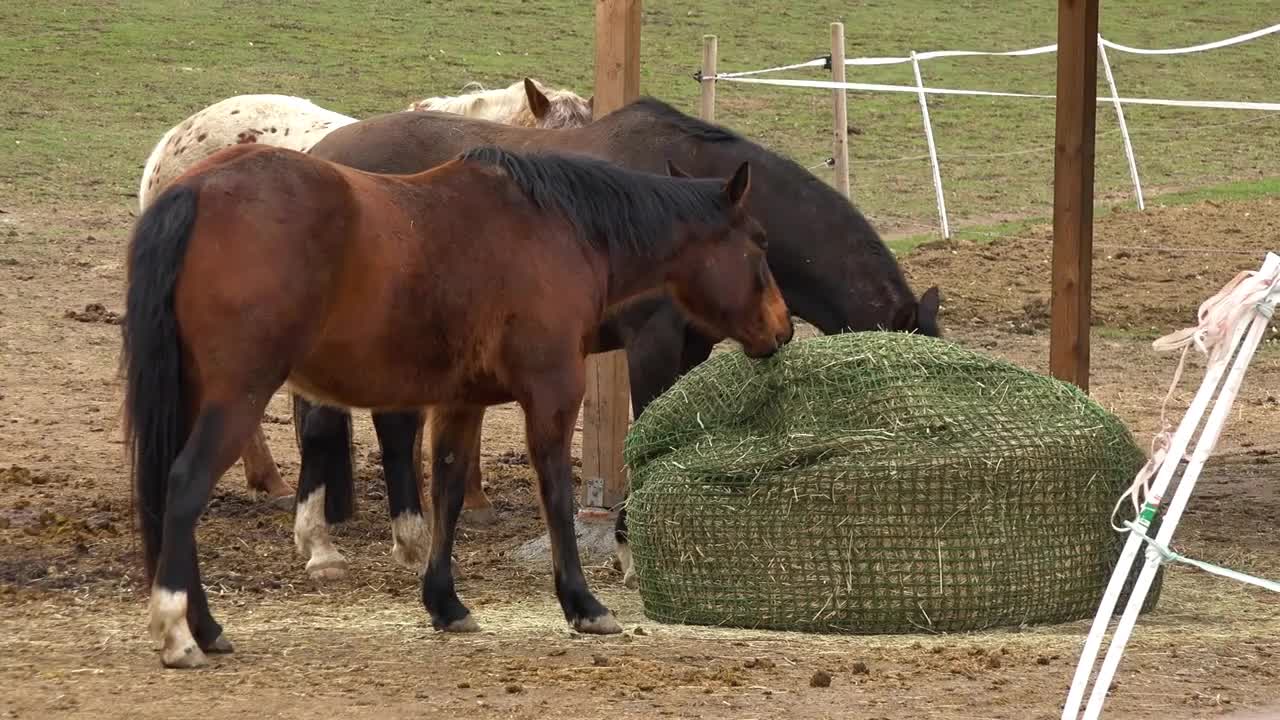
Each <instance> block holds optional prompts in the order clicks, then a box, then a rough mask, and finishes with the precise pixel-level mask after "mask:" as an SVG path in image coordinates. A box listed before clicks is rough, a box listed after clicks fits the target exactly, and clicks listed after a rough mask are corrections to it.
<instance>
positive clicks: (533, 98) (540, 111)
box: [524, 78, 551, 120]
mask: <svg viewBox="0 0 1280 720" xmlns="http://www.w3.org/2000/svg"><path fill="white" fill-rule="evenodd" d="M524 94H525V95H526V96H527V97H528V98H529V110H530V111H531V112H533V116H534V117H536V118H538V119H539V120H541V119H542V118H543V116H545V115H546V114H547V111H548V110H550V109H551V101H550V100H548V99H547V96H546V95H544V94H543V93H542V91H541V90H539V89H538V86H537V85H535V84H534V83H533V80H532V79H530V78H525V79H524Z"/></svg>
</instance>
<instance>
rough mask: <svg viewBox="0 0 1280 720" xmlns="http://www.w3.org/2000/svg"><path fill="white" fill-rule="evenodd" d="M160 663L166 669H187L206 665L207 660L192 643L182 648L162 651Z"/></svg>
mask: <svg viewBox="0 0 1280 720" xmlns="http://www.w3.org/2000/svg"><path fill="white" fill-rule="evenodd" d="M160 662H161V663H162V664H163V665H164V666H165V667H167V668H175V669H189V668H198V667H201V666H203V665H206V664H208V662H209V658H207V657H205V654H204V652H202V651H201V650H200V647H199V646H198V645H196V644H195V643H194V642H193V643H191V644H189V645H186V646H184V647H180V648H175V649H173V650H168V649H166V650H164V651H162V652H161V653H160Z"/></svg>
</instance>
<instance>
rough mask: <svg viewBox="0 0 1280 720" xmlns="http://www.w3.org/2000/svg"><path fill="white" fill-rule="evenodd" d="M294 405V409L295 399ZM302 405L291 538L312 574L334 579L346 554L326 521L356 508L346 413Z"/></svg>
mask: <svg viewBox="0 0 1280 720" xmlns="http://www.w3.org/2000/svg"><path fill="white" fill-rule="evenodd" d="M294 407H295V413H296V412H297V409H299V404H298V403H297V402H296V401H295V405H294ZM303 410H304V412H303V416H302V420H301V423H302V428H301V430H300V432H299V440H300V444H301V453H302V469H301V472H300V473H299V477H298V500H297V506H296V511H295V515H294V524H293V539H294V543H295V544H296V545H297V548H298V552H299V553H300V554H301V555H302V556H303V557H306V558H307V565H306V570H307V574H309V575H310V576H311V577H312V579H314V580H321V581H323V580H337V579H340V578H342V577H344V576H345V575H346V574H347V559H346V558H345V557H343V556H342V553H340V552H338V548H337V547H335V546H334V544H333V540H332V539H330V537H329V525H330V524H333V523H339V522H342V521H343V520H346V519H348V518H350V517H351V515H352V514H353V512H354V509H355V488H354V480H353V478H354V476H355V469H354V461H353V459H352V456H351V447H352V446H351V416H350V414H349V413H347V412H346V411H345V410H341V409H338V408H332V407H323V406H311V407H310V408H304V409H303Z"/></svg>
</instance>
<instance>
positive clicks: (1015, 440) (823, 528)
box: [626, 332, 1161, 633]
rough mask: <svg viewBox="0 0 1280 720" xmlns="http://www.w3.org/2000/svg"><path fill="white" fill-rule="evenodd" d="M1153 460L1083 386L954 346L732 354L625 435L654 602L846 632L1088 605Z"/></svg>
mask: <svg viewBox="0 0 1280 720" xmlns="http://www.w3.org/2000/svg"><path fill="white" fill-rule="evenodd" d="M1144 460H1145V458H1144V454H1143V452H1142V450H1141V449H1140V448H1139V447H1138V446H1137V445H1136V444H1135V443H1134V440H1133V437H1132V435H1131V434H1130V433H1129V431H1128V430H1127V429H1126V428H1125V426H1124V425H1123V424H1122V423H1121V422H1120V421H1119V420H1118V419H1117V418H1116V417H1114V416H1113V415H1111V414H1110V413H1108V412H1107V411H1105V410H1103V409H1102V408H1101V407H1100V406H1098V405H1097V404H1096V403H1094V402H1093V401H1092V400H1090V399H1089V398H1088V397H1087V396H1086V395H1085V394H1084V393H1082V392H1081V391H1080V390H1079V389H1078V388H1076V387H1075V386H1073V385H1069V384H1067V383H1064V382H1060V381H1058V380H1055V379H1053V378H1050V377H1047V376H1043V375H1038V374H1035V373H1032V372H1029V371H1027V370H1024V369H1022V368H1019V367H1017V366H1015V365H1012V364H1009V363H1006V362H1002V361H998V360H993V359H991V358H988V357H986V356H983V355H980V354H978V353H974V352H971V351H968V350H965V349H963V348H961V347H959V346H957V345H955V344H952V343H950V342H945V341H940V340H935V339H931V338H926V337H921V336H915V335H908V334H904V333H881V332H863V333H849V334H842V335H830V336H823V337H817V338H812V339H808V340H803V341H796V342H794V343H792V344H790V345H788V346H787V347H785V348H784V349H783V350H782V351H781V352H779V353H778V354H777V355H776V356H775V357H774V358H772V359H770V360H767V361H752V360H750V359H748V358H746V357H745V356H743V355H742V354H741V353H740V352H730V353H722V354H719V355H717V356H715V357H712V358H711V359H710V360H708V361H707V362H705V363H703V364H701V365H699V366H698V367H697V368H695V369H694V370H693V371H691V372H690V373H689V374H688V375H686V376H685V377H683V378H682V379H681V380H680V381H679V382H678V383H677V384H676V385H675V386H674V387H672V388H671V390H669V391H668V392H667V393H665V394H664V395H663V396H661V397H659V398H658V399H657V400H655V401H654V402H653V403H652V404H651V405H649V406H648V408H647V409H646V410H645V412H644V413H643V415H642V416H641V417H640V418H639V419H638V420H637V421H636V423H635V424H634V426H633V428H632V430H631V432H630V434H629V436H628V438H627V447H626V462H627V465H628V466H629V468H630V472H631V488H632V491H631V495H630V499H629V500H628V510H627V516H628V522H629V528H630V538H631V546H632V551H633V553H634V558H635V563H636V570H637V573H638V576H639V581H640V594H641V598H642V600H643V602H644V608H645V613H646V614H647V615H648V616H649V617H650V618H652V619H654V620H658V621H665V622H680V623H692V624H712V625H728V626H736V627H754V628H773V629H786V630H805V631H813V632H846V633H902V632H914V631H961V630H976V629H981V628H990V627H998V626H1008V625H1020V624H1036V623H1051V622H1060V621H1067V620H1075V619H1082V618H1088V617H1091V616H1092V614H1093V612H1094V610H1095V609H1096V608H1097V606H1098V603H1099V601H1100V599H1101V597H1102V591H1103V589H1104V588H1105V587H1106V584H1107V580H1108V577H1109V575H1110V572H1111V569H1112V568H1113V567H1114V566H1115V563H1116V560H1117V558H1118V556H1119V553H1120V548H1121V546H1122V542H1123V537H1122V536H1121V535H1119V534H1117V533H1116V532H1114V531H1113V530H1112V529H1111V527H1110V522H1109V518H1110V516H1111V511H1112V508H1113V506H1114V503H1115V498H1116V497H1117V496H1118V495H1119V494H1120V493H1121V492H1122V491H1123V490H1124V489H1125V488H1126V487H1127V486H1128V485H1129V483H1130V482H1131V481H1132V479H1133V476H1134V474H1135V473H1136V472H1137V470H1138V468H1139V467H1141V466H1142V464H1143V462H1144ZM1135 569H1136V566H1135ZM1160 580H1161V577H1157V582H1156V584H1155V586H1154V588H1153V592H1152V594H1151V595H1150V596H1149V597H1148V600H1147V608H1146V609H1147V610H1149V609H1150V608H1151V607H1153V606H1154V604H1155V603H1156V601H1157V598H1158V595H1159V589H1160V584H1161V583H1160ZM1130 582H1132V578H1131V579H1130ZM1120 606H1121V607H1123V603H1122V604H1121V605H1120Z"/></svg>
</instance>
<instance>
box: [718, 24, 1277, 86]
mask: <svg viewBox="0 0 1280 720" xmlns="http://www.w3.org/2000/svg"><path fill="white" fill-rule="evenodd" d="M1276 32H1280V23H1278V24H1276V25H1272V26H1270V27H1264V28H1261V29H1259V30H1254V31H1252V32H1247V33H1244V34H1242V35H1235V36H1233V37H1229V38H1225V39H1223V40H1215V41H1213V42H1208V43H1201V44H1199V45H1189V46H1187V47H1178V48H1136V47H1131V46H1129V45H1121V44H1119V43H1114V42H1111V41H1110V40H1107V39H1106V38H1104V37H1102V36H1101V35H1099V36H1098V43H1099V44H1101V45H1105V46H1106V47H1109V48H1111V49H1112V50H1116V51H1117V52H1124V53H1130V54H1133V55H1189V54H1191V53H1198V52H1205V51H1207V50H1217V49H1218V48H1224V47H1229V46H1231V45H1239V44H1240V43H1245V42H1249V41H1250V40H1256V39H1258V38H1260V37H1264V36H1266V35H1271V34H1273V33H1276ZM1057 51H1058V44H1057V43H1053V44H1051V45H1041V46H1039V47H1033V48H1026V49H1023V50H1006V51H1003V52H1000V51H988V50H930V51H928V52H922V53H916V54H915V59H916V60H933V59H936V58H949V57H979V56H985V57H1027V56H1031V55H1045V54H1048V53H1054V52H1057ZM830 62H831V60H830V58H817V59H814V60H809V61H808V62H802V63H795V64H794V65H779V66H778V67H771V68H765V69H763V70H747V71H744V72H737V73H722V74H721V75H717V76H716V77H717V78H718V79H719V78H733V77H747V76H749V75H764V74H766V73H775V72H782V71H784V70H799V69H801V68H809V67H826V66H827V65H828V64H830ZM909 62H911V56H910V55H908V56H905V57H893V56H887V57H858V58H846V59H845V61H844V64H845V65H860V66H875V65H905V64H906V63H909Z"/></svg>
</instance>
